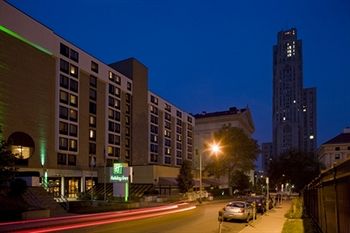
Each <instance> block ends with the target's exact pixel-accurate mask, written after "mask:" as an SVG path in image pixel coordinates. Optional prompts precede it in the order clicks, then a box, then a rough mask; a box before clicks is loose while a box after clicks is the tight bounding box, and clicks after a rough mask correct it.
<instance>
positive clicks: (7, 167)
mask: <svg viewBox="0 0 350 233" xmlns="http://www.w3.org/2000/svg"><path fill="white" fill-rule="evenodd" d="M0 133H1V130H0ZM15 162H16V158H15V156H14V155H13V154H12V153H11V151H10V150H9V149H8V145H7V143H6V142H5V141H3V140H0V186H8V185H9V184H10V182H11V181H12V180H13V179H14V178H15V172H16V168H15Z"/></svg>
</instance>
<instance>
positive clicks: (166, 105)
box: [165, 103, 171, 112]
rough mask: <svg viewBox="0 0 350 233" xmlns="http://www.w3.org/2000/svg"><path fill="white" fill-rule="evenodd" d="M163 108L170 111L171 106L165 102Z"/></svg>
mask: <svg viewBox="0 0 350 233" xmlns="http://www.w3.org/2000/svg"><path fill="white" fill-rule="evenodd" d="M165 110H166V111H168V112H171V106H170V104H167V103H166V104H165Z"/></svg>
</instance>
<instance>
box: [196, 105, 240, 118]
mask: <svg viewBox="0 0 350 233" xmlns="http://www.w3.org/2000/svg"><path fill="white" fill-rule="evenodd" d="M246 110H247V109H246V108H242V109H238V108H236V107H231V108H229V110H228V111H220V112H202V113H198V114H196V115H194V117H195V118H196V119H198V118H207V117H217V116H226V115H235V114H239V113H243V112H245V111H246Z"/></svg>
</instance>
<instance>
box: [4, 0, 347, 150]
mask: <svg viewBox="0 0 350 233" xmlns="http://www.w3.org/2000/svg"><path fill="white" fill-rule="evenodd" d="M9 2H10V3H12V4H13V5H15V6H16V7H17V8H19V9H21V10H22V11H24V12H26V13H27V14H28V15H30V16H32V17H33V18H35V19H37V20H38V21H40V22H41V23H43V24H45V25H47V26H48V27H50V28H51V29H52V30H54V31H55V32H56V33H57V34H59V35H61V36H62V37H63V38H65V39H67V40H69V41H71V42H72V43H73V44H75V45H76V46H78V47H80V48H82V49H83V50H85V51H87V52H89V53H90V54H91V55H93V56H95V57H97V58H99V59H101V60H102V61H104V62H105V63H107V64H108V63H111V62H114V61H118V60H122V59H125V58H128V57H135V58H137V59H139V60H140V61H141V62H142V63H144V64H145V65H146V66H147V67H148V68H149V86H150V89H151V90H152V91H153V92H155V93H156V94H158V95H160V96H161V97H163V98H164V99H166V100H168V101H170V102H171V103H173V104H175V105H176V106H178V107H179V108H181V109H183V110H185V111H187V112H190V113H200V112H202V111H207V112H209V111H222V110H226V109H228V108H229V107H231V106H236V107H238V108H244V107H246V106H249V108H250V110H251V112H252V115H253V120H254V122H255V127H256V132H255V134H254V138H255V139H257V140H258V141H259V143H261V142H266V141H270V140H271V138H272V132H271V131H272V126H271V125H272V122H271V114H272V46H273V45H274V44H275V43H276V40H277V39H276V37H277V32H278V31H280V30H285V29H289V28H291V27H296V28H297V30H298V37H299V38H300V39H302V41H303V58H304V86H305V87H317V98H318V103H317V105H318V106H317V107H318V109H317V113H318V145H320V143H323V142H325V141H326V140H328V139H330V138H332V137H334V136H335V135H337V134H338V133H340V132H341V130H342V129H343V128H344V127H346V126H350V1H349V0H297V1H282V0H275V1H271V0H264V1H261V0H255V1H253V0H245V1H232V0H216V1H214V0H172V1H170V0H99V1H92V0H74V1H72V0H60V1H47V0H26V1H23V0H11V1H9Z"/></svg>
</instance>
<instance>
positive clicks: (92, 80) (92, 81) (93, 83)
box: [90, 75, 97, 87]
mask: <svg viewBox="0 0 350 233" xmlns="http://www.w3.org/2000/svg"><path fill="white" fill-rule="evenodd" d="M90 86H92V87H97V78H96V77H95V76H92V75H90Z"/></svg>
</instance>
